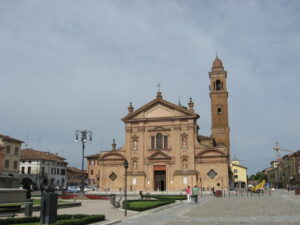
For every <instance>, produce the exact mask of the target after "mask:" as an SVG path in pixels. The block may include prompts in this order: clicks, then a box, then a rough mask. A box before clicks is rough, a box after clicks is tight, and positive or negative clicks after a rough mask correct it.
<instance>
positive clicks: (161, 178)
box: [153, 165, 166, 191]
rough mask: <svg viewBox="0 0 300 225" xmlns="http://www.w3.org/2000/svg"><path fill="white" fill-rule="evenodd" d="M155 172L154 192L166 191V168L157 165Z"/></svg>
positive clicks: (154, 168)
mask: <svg viewBox="0 0 300 225" xmlns="http://www.w3.org/2000/svg"><path fill="white" fill-rule="evenodd" d="M153 170H154V190H155V191H165V190H166V166H165V165H155V166H153Z"/></svg>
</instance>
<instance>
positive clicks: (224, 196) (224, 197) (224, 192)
mask: <svg viewBox="0 0 300 225" xmlns="http://www.w3.org/2000/svg"><path fill="white" fill-rule="evenodd" d="M225 193H226V192H225V190H224V194H223V195H224V198H225Z"/></svg>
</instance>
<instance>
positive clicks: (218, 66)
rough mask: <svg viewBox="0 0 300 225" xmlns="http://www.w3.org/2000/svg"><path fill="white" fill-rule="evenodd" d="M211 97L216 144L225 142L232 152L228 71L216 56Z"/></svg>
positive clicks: (228, 151)
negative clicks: (227, 83)
mask: <svg viewBox="0 0 300 225" xmlns="http://www.w3.org/2000/svg"><path fill="white" fill-rule="evenodd" d="M209 78H210V86H209V89H210V99H211V120H212V125H211V131H212V137H213V138H215V140H216V144H223V145H225V146H226V148H227V153H228V158H229V154H230V140H229V132H230V128H229V121H228V102H227V99H228V91H227V85H226V78H227V71H225V70H224V67H223V63H222V61H221V60H220V59H219V58H218V56H216V59H215V60H214V62H213V65H212V71H211V72H209Z"/></svg>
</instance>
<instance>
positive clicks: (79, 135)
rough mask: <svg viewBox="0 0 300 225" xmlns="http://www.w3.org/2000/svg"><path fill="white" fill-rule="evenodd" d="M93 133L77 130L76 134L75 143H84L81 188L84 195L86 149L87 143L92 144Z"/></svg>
mask: <svg viewBox="0 0 300 225" xmlns="http://www.w3.org/2000/svg"><path fill="white" fill-rule="evenodd" d="M92 137H93V132H92V131H87V130H76V132H75V142H80V141H81V143H82V164H81V173H82V174H81V187H80V192H81V193H82V195H83V194H84V170H83V169H84V148H85V143H86V142H92Z"/></svg>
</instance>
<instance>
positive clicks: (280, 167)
mask: <svg viewBox="0 0 300 225" xmlns="http://www.w3.org/2000/svg"><path fill="white" fill-rule="evenodd" d="M266 175H267V179H268V182H269V183H270V185H271V187H276V188H286V187H287V186H291V185H300V150H298V151H296V152H294V153H291V154H288V155H285V156H283V157H282V158H278V159H276V160H274V161H272V162H271V167H270V170H268V171H267V173H266Z"/></svg>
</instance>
